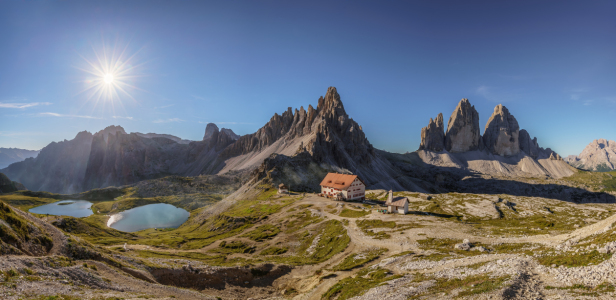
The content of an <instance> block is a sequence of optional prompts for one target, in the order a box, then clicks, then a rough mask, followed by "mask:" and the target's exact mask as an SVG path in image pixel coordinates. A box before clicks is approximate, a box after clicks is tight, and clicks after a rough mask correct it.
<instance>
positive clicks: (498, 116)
mask: <svg viewBox="0 0 616 300" xmlns="http://www.w3.org/2000/svg"><path fill="white" fill-rule="evenodd" d="M519 135H520V126H519V125H518V121H517V120H516V119H515V117H514V116H513V115H512V114H510V113H509V110H508V109H507V108H506V107H505V106H503V105H502V104H499V105H497V106H496V107H495V108H494V113H492V116H490V119H488V123H486V128H485V131H484V133H483V142H484V144H485V146H486V149H487V150H488V151H489V152H491V153H493V154H497V155H500V156H512V155H516V154H518V153H520V142H519Z"/></svg>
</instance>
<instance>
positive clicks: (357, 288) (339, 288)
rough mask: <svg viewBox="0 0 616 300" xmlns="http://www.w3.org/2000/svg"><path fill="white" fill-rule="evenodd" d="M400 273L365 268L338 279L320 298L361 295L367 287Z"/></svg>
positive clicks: (328, 299)
mask: <svg viewBox="0 0 616 300" xmlns="http://www.w3.org/2000/svg"><path fill="white" fill-rule="evenodd" d="M400 277H401V276H400V275H392V274H391V273H390V272H389V271H388V270H386V269H376V270H371V269H370V268H365V269H363V270H361V271H360V272H358V273H357V275H355V277H347V278H344V279H342V280H340V281H339V282H338V283H336V284H335V285H334V286H332V287H331V288H329V290H327V292H325V294H323V296H322V297H321V299H326V300H333V299H337V300H345V299H349V298H353V297H356V296H361V295H363V294H364V293H365V292H366V291H368V290H369V289H371V288H373V287H376V286H378V285H380V284H382V283H383V282H386V281H389V280H393V279H396V278H400Z"/></svg>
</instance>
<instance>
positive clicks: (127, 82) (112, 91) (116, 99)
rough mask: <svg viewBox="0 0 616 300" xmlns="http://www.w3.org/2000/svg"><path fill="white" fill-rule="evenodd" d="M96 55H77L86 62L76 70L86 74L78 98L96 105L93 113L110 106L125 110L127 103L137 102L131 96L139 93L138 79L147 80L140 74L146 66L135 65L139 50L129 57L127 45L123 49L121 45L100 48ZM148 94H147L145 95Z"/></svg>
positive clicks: (101, 46) (96, 49)
mask: <svg viewBox="0 0 616 300" xmlns="http://www.w3.org/2000/svg"><path fill="white" fill-rule="evenodd" d="M92 50H93V53H92V54H93V55H88V56H89V57H88V58H86V57H85V56H84V55H82V54H80V53H78V55H79V56H80V57H81V58H82V59H83V61H82V62H81V64H80V65H81V66H79V65H78V66H75V68H76V69H79V70H81V71H83V72H85V73H86V76H85V78H84V80H83V81H82V82H83V83H84V88H83V90H81V91H80V92H78V93H77V95H79V94H82V93H85V94H87V100H88V101H92V102H93V107H92V108H93V109H94V110H98V109H101V108H102V109H105V107H107V106H110V108H111V109H113V110H114V111H115V109H116V108H118V107H120V108H121V107H123V106H124V103H123V102H125V101H126V100H129V99H130V100H132V101H133V102H137V100H136V99H135V98H134V97H133V96H132V93H133V92H135V91H137V90H139V91H144V90H142V89H140V88H138V87H136V86H135V81H136V79H137V78H138V77H143V76H146V74H140V73H141V72H140V67H142V66H143V65H144V64H145V63H136V62H135V58H136V56H137V54H138V53H139V52H140V50H137V51H136V52H133V53H130V52H131V51H130V50H129V46H128V44H126V45H125V46H124V47H119V45H117V44H116V45H113V46H111V45H105V43H103V44H102V45H100V46H99V47H95V46H92ZM144 92H145V91H144Z"/></svg>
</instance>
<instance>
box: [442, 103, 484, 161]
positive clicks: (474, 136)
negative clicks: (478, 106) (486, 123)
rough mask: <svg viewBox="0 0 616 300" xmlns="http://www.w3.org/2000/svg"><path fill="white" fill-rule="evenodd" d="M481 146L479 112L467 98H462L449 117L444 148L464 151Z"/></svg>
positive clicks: (477, 148)
mask: <svg viewBox="0 0 616 300" xmlns="http://www.w3.org/2000/svg"><path fill="white" fill-rule="evenodd" d="M482 148H483V144H482V142H481V134H480V132H479V113H477V110H475V106H471V103H470V102H469V101H468V99H466V98H465V99H462V100H460V103H458V106H457V107H456V109H455V110H454V111H453V113H452V114H451V117H450V118H449V122H448V124H447V133H446V134H445V149H446V150H447V151H449V152H466V151H472V150H479V149H482Z"/></svg>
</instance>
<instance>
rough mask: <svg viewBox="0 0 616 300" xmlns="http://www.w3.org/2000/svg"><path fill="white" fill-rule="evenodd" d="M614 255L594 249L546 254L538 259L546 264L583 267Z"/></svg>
mask: <svg viewBox="0 0 616 300" xmlns="http://www.w3.org/2000/svg"><path fill="white" fill-rule="evenodd" d="M611 257H612V254H606V253H599V251H597V250H593V251H591V252H589V253H562V254H556V255H549V254H548V255H544V256H541V257H538V258H537V260H538V261H539V263H540V264H542V265H544V266H551V265H552V264H555V265H556V266H565V267H582V266H588V265H596V264H600V263H602V262H603V261H606V260H608V259H610V258H611Z"/></svg>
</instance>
